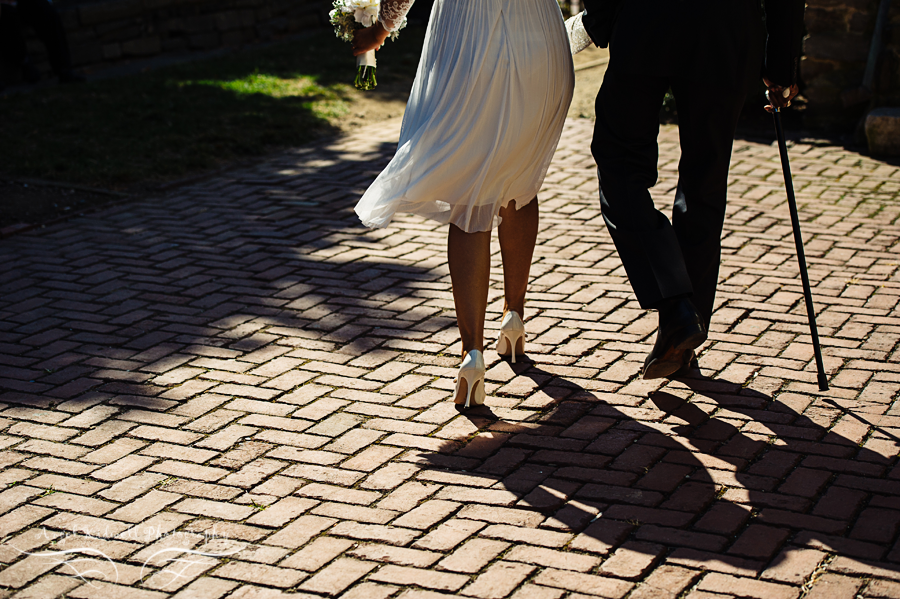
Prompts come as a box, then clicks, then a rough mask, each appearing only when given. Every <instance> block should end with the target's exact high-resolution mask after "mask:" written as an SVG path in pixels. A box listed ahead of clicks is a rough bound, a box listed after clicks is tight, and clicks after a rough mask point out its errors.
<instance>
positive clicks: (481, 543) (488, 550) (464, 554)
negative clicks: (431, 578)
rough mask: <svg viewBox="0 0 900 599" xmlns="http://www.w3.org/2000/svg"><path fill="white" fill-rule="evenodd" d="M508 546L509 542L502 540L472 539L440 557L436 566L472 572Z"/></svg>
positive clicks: (454, 570) (476, 570)
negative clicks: (445, 555) (442, 557)
mask: <svg viewBox="0 0 900 599" xmlns="http://www.w3.org/2000/svg"><path fill="white" fill-rule="evenodd" d="M509 546H510V544H509V543H504V542H502V541H492V540H489V539H472V540H471V541H468V542H467V543H464V544H463V545H462V546H460V547H459V549H457V550H456V551H454V552H453V553H451V554H450V555H448V556H447V557H445V558H444V559H442V560H441V561H440V562H439V563H438V565H437V567H438V568H439V569H441V570H450V571H452V572H464V573H466V574H473V573H475V572H478V571H479V570H481V569H482V568H483V567H484V566H485V565H487V564H488V562H490V561H491V560H492V559H494V558H495V557H497V556H498V555H499V554H500V553H502V552H504V551H506V549H507V548H508V547H509Z"/></svg>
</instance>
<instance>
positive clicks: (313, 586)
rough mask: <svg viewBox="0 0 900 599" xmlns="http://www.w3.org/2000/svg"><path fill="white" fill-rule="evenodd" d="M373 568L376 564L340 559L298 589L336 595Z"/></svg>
mask: <svg viewBox="0 0 900 599" xmlns="http://www.w3.org/2000/svg"><path fill="white" fill-rule="evenodd" d="M375 567H377V564H374V563H372V562H363V561H359V560H355V559H348V558H341V559H338V560H335V561H334V562H332V563H331V564H329V565H328V566H326V567H325V568H324V569H322V570H321V571H319V572H318V573H317V574H316V575H315V576H313V577H312V578H310V579H309V580H307V581H306V582H304V583H303V584H302V585H300V588H301V589H303V590H305V591H313V592H316V593H325V594H328V595H337V594H338V593H340V592H341V591H343V590H344V589H346V588H347V587H348V586H350V585H351V584H353V583H354V582H356V581H357V580H359V579H360V578H362V577H363V576H365V575H366V574H368V573H369V572H371V571H372V570H373V569H374V568H375Z"/></svg>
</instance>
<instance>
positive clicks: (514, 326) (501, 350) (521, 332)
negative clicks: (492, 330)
mask: <svg viewBox="0 0 900 599" xmlns="http://www.w3.org/2000/svg"><path fill="white" fill-rule="evenodd" d="M519 340H521V341H522V351H521V352H519V353H520V354H523V353H525V323H523V322H522V319H521V318H520V317H519V315H518V314H517V313H516V312H514V311H512V310H510V311H509V312H507V313H506V316H504V317H503V324H502V325H500V339H498V340H497V353H498V354H500V355H501V356H505V355H506V354H507V353H509V356H510V361H511V362H512V363H513V364H515V363H516V347H518V345H519Z"/></svg>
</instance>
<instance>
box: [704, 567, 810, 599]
mask: <svg viewBox="0 0 900 599" xmlns="http://www.w3.org/2000/svg"><path fill="white" fill-rule="evenodd" d="M697 588H698V590H701V591H710V592H713V593H724V594H730V593H731V592H732V591H733V590H735V589H740V593H741V595H742V596H744V597H754V598H757V597H758V598H759V599H796V597H799V596H800V589H797V588H792V587H789V586H785V585H781V584H775V583H772V582H763V581H760V580H753V579H750V578H739V577H736V576H729V575H727V574H718V573H716V572H711V573H709V574H707V575H706V576H704V577H703V580H701V581H700V584H699V585H698V586H697Z"/></svg>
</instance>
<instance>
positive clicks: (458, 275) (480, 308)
mask: <svg viewBox="0 0 900 599" xmlns="http://www.w3.org/2000/svg"><path fill="white" fill-rule="evenodd" d="M447 256H448V261H449V263H450V280H451V281H452V283H453V302H454V304H456V322H457V324H458V325H459V336H460V337H461V338H462V355H463V356H465V355H466V353H468V352H469V351H471V350H473V349H477V350H478V351H481V352H483V351H484V313H485V310H487V295H488V284H489V279H490V274H491V232H490V231H483V232H478V233H466V232H465V231H463V230H462V229H460V228H459V227H457V226H456V225H450V236H449V239H448V241H447Z"/></svg>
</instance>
